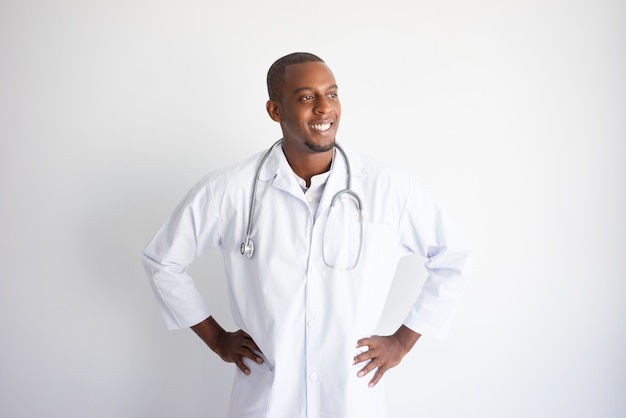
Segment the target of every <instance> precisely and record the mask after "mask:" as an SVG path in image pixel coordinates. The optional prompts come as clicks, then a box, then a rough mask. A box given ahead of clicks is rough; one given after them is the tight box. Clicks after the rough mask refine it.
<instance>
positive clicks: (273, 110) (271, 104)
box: [265, 99, 282, 123]
mask: <svg viewBox="0 0 626 418" xmlns="http://www.w3.org/2000/svg"><path fill="white" fill-rule="evenodd" d="M265 109H266V110H267V114H268V115H270V118H272V120H273V121H274V122H279V123H280V122H282V118H281V117H280V104H279V103H277V102H276V101H275V100H272V99H270V100H268V101H267V103H266V104H265Z"/></svg>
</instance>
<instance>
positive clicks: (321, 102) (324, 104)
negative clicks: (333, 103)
mask: <svg viewBox="0 0 626 418" xmlns="http://www.w3.org/2000/svg"><path fill="white" fill-rule="evenodd" d="M313 111H314V112H315V113H317V114H318V115H325V114H327V113H330V112H331V111H332V108H331V107H330V102H329V101H328V98H327V97H326V96H323V95H320V96H318V97H316V99H315V108H314V109H313Z"/></svg>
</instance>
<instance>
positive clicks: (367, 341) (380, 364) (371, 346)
mask: <svg viewBox="0 0 626 418" xmlns="http://www.w3.org/2000/svg"><path fill="white" fill-rule="evenodd" d="M360 347H367V348H368V350H367V351H365V352H363V353H361V354H359V355H357V356H355V357H354V363H353V364H359V363H362V362H366V361H367V364H365V366H364V367H363V368H362V369H361V370H359V371H358V372H357V376H358V377H363V376H365V375H367V374H369V373H370V372H371V371H373V370H376V373H374V377H373V378H372V380H370V382H369V384H368V386H369V387H374V386H376V384H377V383H378V382H379V381H380V379H382V377H383V375H384V374H385V372H386V371H387V370H389V369H391V368H392V367H394V366H396V365H397V364H398V363H399V362H400V359H401V358H402V356H399V355H398V353H397V352H396V350H395V347H394V345H393V344H390V341H389V337H381V336H376V335H375V336H372V337H370V338H363V339H360V340H359V341H358V342H357V348H360Z"/></svg>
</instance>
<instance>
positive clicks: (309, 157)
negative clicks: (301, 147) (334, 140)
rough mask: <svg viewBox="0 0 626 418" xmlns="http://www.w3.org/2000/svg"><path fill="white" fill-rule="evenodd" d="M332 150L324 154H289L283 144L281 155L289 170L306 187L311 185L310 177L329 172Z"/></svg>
mask: <svg viewBox="0 0 626 418" xmlns="http://www.w3.org/2000/svg"><path fill="white" fill-rule="evenodd" d="M333 152H334V149H331V150H329V151H324V152H315V153H314V152H312V153H307V154H302V153H297V152H295V153H294V152H290V151H289V149H288V148H287V149H286V148H285V146H284V143H283V153H284V154H285V158H287V162H288V163H289V166H290V167H291V169H292V170H293V171H294V173H296V175H298V177H300V178H302V179H303V180H304V181H305V182H306V186H307V187H309V186H310V185H311V177H313V176H316V175H318V174H322V173H325V172H327V171H328V170H330V165H331V163H332V161H333Z"/></svg>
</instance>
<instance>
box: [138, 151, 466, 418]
mask: <svg viewBox="0 0 626 418" xmlns="http://www.w3.org/2000/svg"><path fill="white" fill-rule="evenodd" d="M346 151H347V153H348V158H349V161H350V164H351V167H352V189H353V190H354V191H355V192H356V193H357V194H358V195H359V196H360V197H361V199H362V201H363V207H364V213H365V220H364V240H363V247H362V252H361V256H360V259H359V263H358V265H357V267H356V268H355V269H353V270H348V271H346V270H339V269H333V268H329V267H328V266H327V265H326V264H325V263H324V261H323V260H322V250H321V245H322V238H323V237H322V235H323V231H324V226H325V223H326V219H327V216H328V210H329V204H330V201H331V199H332V197H333V196H334V195H335V193H337V192H338V191H339V190H342V189H344V188H345V187H346V180H347V176H346V165H345V161H344V160H343V158H341V156H340V154H339V153H337V156H336V157H335V160H334V163H333V169H332V172H331V174H330V176H329V177H328V180H327V184H326V187H325V190H324V193H323V195H322V198H321V201H320V205H319V209H318V211H317V214H316V216H315V218H314V217H313V215H312V214H311V210H310V207H309V204H308V203H307V201H306V200H305V195H304V193H303V192H302V189H301V188H300V186H299V185H298V183H297V181H296V179H295V177H294V174H293V171H292V170H291V168H290V166H289V164H288V162H287V160H286V159H285V156H284V154H283V152H282V149H281V147H280V146H279V147H276V148H274V150H273V151H272V153H271V154H270V156H269V157H268V159H267V161H266V163H265V165H264V167H263V168H262V170H261V173H260V179H259V182H258V186H257V197H256V208H255V214H254V223H253V226H252V235H251V236H252V238H253V240H254V245H255V253H254V256H253V257H252V258H251V259H248V258H246V257H244V256H242V255H241V253H240V245H241V243H242V242H243V240H244V239H245V235H246V228H247V225H248V210H249V207H250V201H251V193H252V186H253V183H254V176H255V171H256V169H257V165H258V163H259V160H260V158H261V153H260V154H257V155H255V156H254V157H252V158H250V159H248V160H247V161H245V162H243V163H241V164H239V165H237V166H236V167H233V168H230V169H227V170H220V171H216V172H213V173H211V174H209V175H208V176H206V177H205V178H204V179H202V180H201V181H200V182H198V183H197V184H196V185H195V186H194V187H193V189H192V190H191V191H190V192H189V193H188V195H187V196H186V197H185V198H184V200H183V201H182V202H181V203H180V204H179V205H178V207H177V208H176V210H175V211H174V213H173V214H172V216H171V217H170V219H169V220H168V221H167V222H166V223H165V225H163V227H162V228H161V229H160V230H159V232H158V233H157V234H156V236H155V237H154V239H153V240H152V241H151V243H150V244H149V245H148V246H147V248H146V249H145V250H144V252H143V260H144V265H145V268H146V271H147V273H148V276H149V277H150V279H151V283H152V285H153V289H154V292H155V294H156V297H157V300H158V302H159V305H160V308H161V311H162V314H163V317H164V319H165V322H166V324H167V326H168V328H170V329H176V328H184V327H189V326H191V325H195V324H196V323H198V322H200V321H202V320H204V319H205V318H207V317H208V316H209V315H210V314H211V311H210V310H209V308H208V307H207V306H206V305H205V303H204V301H203V299H202V297H201V296H200V294H199V293H198V290H197V289H196V287H195V286H194V284H193V281H192V278H191V277H189V275H188V274H187V268H188V266H189V265H190V264H191V263H192V261H193V260H194V258H195V257H196V256H198V255H201V254H204V253H206V252H207V251H209V250H211V249H212V248H215V247H218V248H220V249H221V251H222V254H223V258H224V266H225V274H226V279H227V281H228V294H229V300H230V306H231V311H232V315H233V318H234V320H235V323H236V324H237V326H239V327H240V328H241V329H243V330H244V331H246V332H247V333H248V334H250V336H251V337H252V338H253V339H254V341H255V342H256V343H257V345H258V346H259V348H260V349H261V350H262V352H263V357H264V359H265V362H264V364H261V365H259V364H254V363H253V362H251V361H248V362H247V364H248V366H249V367H250V369H251V372H252V373H251V374H250V375H249V376H246V375H244V374H243V373H241V372H240V371H239V370H237V371H236V376H235V381H234V386H233V391H232V394H231V401H230V406H229V417H233V418H242V417H254V418H257V417H266V418H305V417H307V418H317V417H334V418H339V417H341V418H347V417H353V418H367V417H372V418H381V417H384V416H385V405H384V389H383V385H382V383H383V382H384V380H385V379H384V378H383V380H382V381H381V382H380V383H379V384H378V385H377V386H376V387H374V388H368V387H367V384H368V382H369V380H370V379H371V376H373V374H370V375H368V376H366V377H364V378H358V377H356V373H357V371H358V370H360V369H361V368H362V367H363V364H360V365H357V366H353V365H352V363H353V357H354V356H355V355H356V354H357V351H356V349H355V347H356V341H357V340H358V339H360V338H363V337H368V336H370V335H371V334H372V333H373V332H374V330H375V327H376V326H377V324H378V321H379V318H380V316H381V313H382V310H383V307H384V305H385V299H386V296H387V294H388V291H389V288H390V286H391V283H392V279H393V277H394V273H395V270H396V265H397V262H398V260H399V258H400V257H401V256H404V255H407V254H411V253H414V254H419V255H421V256H423V257H425V258H426V264H425V266H426V269H427V270H428V278H427V280H426V282H425V284H424V286H423V289H422V291H421V293H420V295H419V297H418V299H417V301H416V302H415V305H414V306H413V308H412V310H411V312H409V313H408V315H407V318H406V320H405V322H404V324H405V325H406V326H407V327H409V328H411V329H413V330H414V331H416V332H419V333H421V334H423V335H427V336H431V335H432V336H443V335H445V334H446V332H447V331H448V327H449V325H450V321H451V319H452V316H453V313H454V310H455V306H456V304H457V302H458V300H459V297H460V295H461V291H462V288H463V284H464V281H465V278H466V276H467V272H466V269H467V261H468V258H469V250H468V246H467V244H466V242H465V241H464V239H463V238H462V237H461V235H460V234H459V233H458V232H457V231H456V230H455V228H454V227H453V226H452V224H451V223H450V222H449V221H448V220H447V219H446V218H445V217H444V215H443V213H442V212H441V210H440V208H439V207H438V206H437V204H436V203H435V202H434V200H433V199H432V198H431V197H430V196H429V195H428V194H427V193H425V192H424V191H423V190H422V189H420V188H419V187H418V186H417V185H416V184H414V183H413V182H412V181H411V180H410V178H409V177H407V176H405V175H403V174H401V173H399V172H397V171H395V170H391V169H389V168H387V167H385V166H383V165H381V164H379V163H377V162H375V161H373V160H371V159H369V158H367V157H365V156H362V155H360V154H357V153H354V152H350V151H349V150H346ZM352 226H354V225H352ZM352 226H349V227H348V228H351V227H352ZM336 232H338V231H336V229H333V230H329V231H328V232H327V234H329V236H331V235H332V234H333V233H336ZM357 236H358V234H357ZM331 238H332V237H331ZM327 239H329V238H327ZM217 319H218V320H219V318H217ZM398 325H400V324H398Z"/></svg>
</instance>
